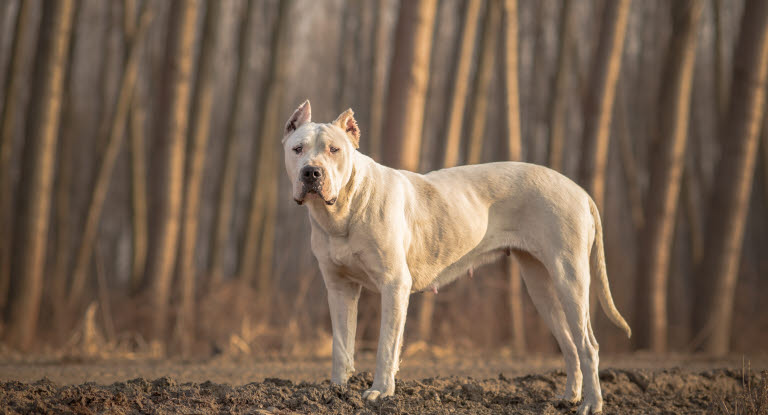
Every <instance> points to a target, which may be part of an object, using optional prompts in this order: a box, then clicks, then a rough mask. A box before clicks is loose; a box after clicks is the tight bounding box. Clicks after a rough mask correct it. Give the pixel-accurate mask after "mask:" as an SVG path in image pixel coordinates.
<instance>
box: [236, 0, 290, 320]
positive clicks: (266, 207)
mask: <svg viewBox="0 0 768 415" xmlns="http://www.w3.org/2000/svg"><path fill="white" fill-rule="evenodd" d="M292 5H293V2H292V1H288V0H283V1H281V2H280V3H279V6H278V12H277V13H278V16H277V22H276V23H275V27H274V28H273V31H272V49H271V50H272V59H271V62H270V63H271V65H270V67H269V73H268V75H267V81H266V82H267V84H266V85H267V89H266V91H265V94H264V96H263V97H262V101H261V108H262V111H263V112H262V116H261V126H260V128H259V135H258V137H259V142H258V143H259V152H258V158H257V160H256V166H255V167H256V169H255V170H256V171H255V175H254V177H257V178H258V180H254V181H253V190H252V191H251V204H250V213H249V216H248V228H247V231H246V234H245V243H244V244H243V250H242V251H241V255H240V258H241V263H240V272H239V273H238V275H239V278H240V280H241V281H243V282H249V281H252V279H253V277H254V276H258V280H257V289H258V292H259V299H260V300H261V303H262V305H264V306H265V307H266V306H268V302H269V300H270V299H271V298H270V295H269V288H270V285H271V282H272V259H273V252H274V239H275V220H276V214H277V171H278V165H277V163H276V160H277V159H278V156H277V154H276V149H277V148H278V145H277V140H278V139H279V137H280V133H281V131H282V127H281V122H282V119H281V118H280V117H281V115H282V114H281V113H280V110H281V108H282V106H281V103H282V102H283V87H284V81H285V78H284V77H285V72H286V71H285V66H286V64H287V57H288V56H287V55H286V53H287V52H286V51H287V47H286V44H285V42H286V37H287V31H288V30H289V26H288V14H289V12H290V8H291V6H292Z"/></svg>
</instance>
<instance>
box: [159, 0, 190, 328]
mask: <svg viewBox="0 0 768 415" xmlns="http://www.w3.org/2000/svg"><path fill="white" fill-rule="evenodd" d="M197 9H198V2H197V1H196V0H176V1H174V2H173V3H172V5H171V12H170V21H171V27H170V31H169V33H168V39H169V42H168V46H169V47H168V58H167V68H168V70H169V71H170V73H169V77H168V81H169V82H168V88H169V97H170V104H169V106H168V109H167V111H168V112H167V118H168V121H167V123H166V124H165V130H164V137H162V139H164V140H167V149H166V154H165V156H166V157H167V158H166V160H165V162H164V167H165V172H164V174H163V178H162V180H163V189H162V191H161V195H162V198H161V200H162V204H161V206H162V207H161V212H159V214H160V221H159V224H160V225H159V226H160V229H159V232H158V233H157V238H158V240H157V245H156V249H157V255H156V256H155V258H154V261H153V263H152V268H151V272H150V274H149V275H150V278H151V292H152V307H153V309H154V318H153V330H152V337H154V338H155V339H160V338H162V337H163V335H164V334H165V332H166V327H167V323H168V303H169V300H170V286H171V280H172V277H173V268H174V265H175V262H176V250H177V243H178V239H179V228H180V226H179V225H180V222H181V199H182V195H183V185H184V156H185V147H186V137H187V124H188V121H189V101H190V95H191V86H192V60H193V57H194V49H195V45H194V42H195V32H196V27H195V26H196V23H197V13H198V10H197Z"/></svg>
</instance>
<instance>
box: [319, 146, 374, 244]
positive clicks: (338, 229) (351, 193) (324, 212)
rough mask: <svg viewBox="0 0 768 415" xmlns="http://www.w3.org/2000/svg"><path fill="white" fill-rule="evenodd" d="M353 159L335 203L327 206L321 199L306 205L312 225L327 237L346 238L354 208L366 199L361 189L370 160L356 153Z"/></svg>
mask: <svg viewBox="0 0 768 415" xmlns="http://www.w3.org/2000/svg"><path fill="white" fill-rule="evenodd" d="M354 157H355V158H356V160H355V163H353V167H352V172H351V174H350V176H349V180H347V183H346V184H345V185H344V187H343V188H342V189H341V191H339V195H338V196H337V198H336V203H334V204H333V205H327V204H326V203H325V201H323V200H322V199H321V198H314V199H311V200H308V201H307V203H306V206H307V207H308V208H309V218H310V221H311V222H312V224H313V225H315V226H318V227H320V228H321V229H322V230H323V231H325V233H327V234H329V235H333V236H346V235H347V234H348V233H349V223H350V219H351V218H352V215H353V214H354V207H355V206H360V203H361V201H360V199H362V198H364V197H366V192H364V191H361V189H363V188H364V187H365V186H364V182H365V175H366V171H367V169H368V167H369V163H370V162H371V160H370V159H369V158H368V157H365V156H364V155H362V154H361V153H359V152H357V151H356V152H355V155H354Z"/></svg>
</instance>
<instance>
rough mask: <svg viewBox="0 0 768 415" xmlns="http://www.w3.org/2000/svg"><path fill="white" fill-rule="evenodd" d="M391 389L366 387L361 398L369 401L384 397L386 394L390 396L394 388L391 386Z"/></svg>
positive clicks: (393, 392)
mask: <svg viewBox="0 0 768 415" xmlns="http://www.w3.org/2000/svg"><path fill="white" fill-rule="evenodd" d="M391 389H392V390H386V389H383V388H377V387H375V386H374V387H372V388H370V389H368V390H367V391H365V392H363V399H365V400H367V401H370V402H375V401H377V400H378V399H381V398H386V397H388V396H392V395H394V394H395V390H394V388H391Z"/></svg>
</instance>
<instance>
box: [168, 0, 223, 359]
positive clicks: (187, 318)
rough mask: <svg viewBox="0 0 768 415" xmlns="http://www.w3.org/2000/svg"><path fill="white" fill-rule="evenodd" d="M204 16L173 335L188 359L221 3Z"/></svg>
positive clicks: (192, 334) (192, 330)
mask: <svg viewBox="0 0 768 415" xmlns="http://www.w3.org/2000/svg"><path fill="white" fill-rule="evenodd" d="M207 4H208V9H207V10H206V15H205V29H204V34H203V41H202V46H201V50H200V56H199V57H198V68H199V69H198V72H197V83H196V85H195V95H194V99H193V101H192V102H193V107H192V122H193V124H192V127H191V129H190V145H191V147H190V152H189V159H188V160H187V182H186V188H185V190H184V191H185V193H184V208H183V209H184V213H183V218H184V222H183V224H182V229H181V252H180V257H179V264H178V267H179V279H178V281H179V285H180V287H179V288H180V292H181V296H180V298H181V304H180V307H179V314H178V317H177V320H176V328H175V331H174V333H175V335H176V336H177V341H178V342H179V346H180V349H181V350H180V352H181V354H182V356H189V354H190V352H191V348H192V343H193V341H194V333H195V327H194V321H195V281H196V279H197V278H196V272H195V245H196V243H197V226H198V217H199V215H200V192H201V187H202V184H203V169H204V167H205V152H206V150H207V147H208V137H209V135H210V130H211V112H212V111H211V110H212V108H213V86H214V79H215V78H214V75H215V73H214V69H215V66H214V64H215V52H216V50H217V48H218V43H219V40H218V39H219V32H220V30H219V24H220V21H221V18H220V17H219V16H220V15H221V3H220V2H219V1H209V2H208V3H207Z"/></svg>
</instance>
